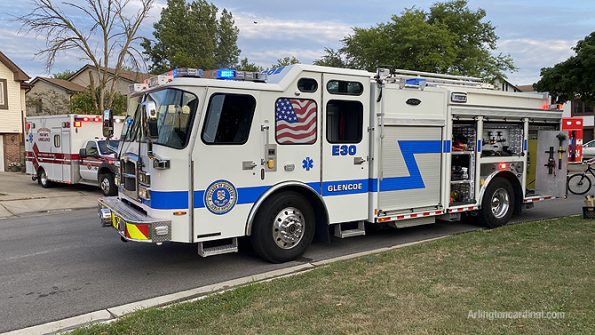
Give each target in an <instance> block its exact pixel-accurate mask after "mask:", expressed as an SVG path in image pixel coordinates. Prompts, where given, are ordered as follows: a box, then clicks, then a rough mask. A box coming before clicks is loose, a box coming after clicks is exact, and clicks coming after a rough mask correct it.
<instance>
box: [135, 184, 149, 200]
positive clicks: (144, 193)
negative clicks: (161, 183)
mask: <svg viewBox="0 0 595 335" xmlns="http://www.w3.org/2000/svg"><path fill="white" fill-rule="evenodd" d="M138 196H139V197H140V198H142V199H145V200H149V199H151V190H149V188H148V187H144V186H139V187H138Z"/></svg>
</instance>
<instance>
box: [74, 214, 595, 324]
mask: <svg viewBox="0 0 595 335" xmlns="http://www.w3.org/2000/svg"><path fill="white" fill-rule="evenodd" d="M470 311H472V312H477V311H485V312H493V311H498V312H523V311H532V312H541V311H544V312H563V313H564V317H563V318H557V319H551V318H550V319H538V318H516V319H514V318H505V319H501V318H493V317H492V318H491V319H492V320H490V319H489V318H484V319H479V318H472V317H469V314H470V313H469V312H470ZM490 315H491V316H494V315H493V314H488V316H490ZM594 332H595V221H585V220H582V219H581V218H578V217H573V218H565V219H558V220H549V221H536V222H530V223H524V224H517V225H510V226H505V227H503V228H499V229H494V230H484V231H478V232H473V233H467V234H462V235H457V236H452V237H449V238H446V239H442V240H437V241H433V242H429V243H424V244H420V245H416V246H412V247H407V248H403V249H397V250H393V251H390V252H386V253H381V254H376V255H372V256H366V257H362V258H358V259H355V260H351V261H345V262H339V263H335V264H332V265H329V266H325V267H321V268H317V269H315V270H312V271H309V272H306V273H303V274H299V275H296V276H292V277H287V278H282V279H278V280H273V281H270V282H266V283H259V284H253V285H249V286H245V287H241V288H238V289H236V290H233V291H230V292H225V293H223V294H218V295H214V296H211V297H208V298H206V299H204V300H200V301H196V302H192V303H182V304H177V305H174V306H172V307H168V308H163V309H148V310H144V311H140V312H136V313H134V314H131V315H129V316H127V317H125V318H122V319H121V320H119V321H117V322H113V323H111V324H107V325H95V326H91V327H88V328H82V329H78V330H76V331H75V332H74V334H461V333H466V334H480V333H481V334H521V333H522V334H593V333H594Z"/></svg>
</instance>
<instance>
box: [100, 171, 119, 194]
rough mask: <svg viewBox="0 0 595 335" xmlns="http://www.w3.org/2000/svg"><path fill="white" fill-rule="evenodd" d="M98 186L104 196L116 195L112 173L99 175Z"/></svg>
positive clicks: (116, 190)
mask: <svg viewBox="0 0 595 335" xmlns="http://www.w3.org/2000/svg"><path fill="white" fill-rule="evenodd" d="M99 187H100V188H101V192H102V193H103V195H105V196H110V195H116V194H117V193H118V189H117V188H116V182H115V181H114V175H113V174H111V173H104V174H101V175H99Z"/></svg>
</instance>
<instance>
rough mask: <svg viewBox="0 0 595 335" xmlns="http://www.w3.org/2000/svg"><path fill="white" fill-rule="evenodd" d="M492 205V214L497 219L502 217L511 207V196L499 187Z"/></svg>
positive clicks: (493, 197)
mask: <svg viewBox="0 0 595 335" xmlns="http://www.w3.org/2000/svg"><path fill="white" fill-rule="evenodd" d="M491 207H492V214H494V216H495V217H496V218H497V219H501V218H503V217H504V216H506V214H507V213H508V209H509V208H510V197H509V196H508V192H507V191H506V190H505V189H503V188H499V189H497V190H496V192H494V195H493V196H492V201H491Z"/></svg>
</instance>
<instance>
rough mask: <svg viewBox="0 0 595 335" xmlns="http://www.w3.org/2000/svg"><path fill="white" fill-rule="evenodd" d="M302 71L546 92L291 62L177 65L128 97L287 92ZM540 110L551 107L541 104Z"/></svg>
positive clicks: (477, 88) (487, 91) (461, 78)
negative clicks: (248, 66) (249, 68)
mask: <svg viewBox="0 0 595 335" xmlns="http://www.w3.org/2000/svg"><path fill="white" fill-rule="evenodd" d="M304 73H311V74H312V75H315V74H331V75H343V76H352V77H360V78H362V79H363V80H370V81H375V80H381V81H382V82H383V83H385V84H398V85H401V86H402V87H420V86H423V87H425V86H426V85H428V86H442V87H449V88H452V87H458V88H464V89H465V91H467V92H469V93H472V92H475V93H479V94H487V95H499V96H508V97H515V98H517V99H519V98H529V99H530V100H536V99H541V101H545V100H546V99H547V94H545V95H544V94H541V93H519V92H503V91H496V90H494V87H493V85H491V84H488V83H485V82H483V81H482V79H481V78H476V77H468V76H457V75H448V74H436V73H429V72H419V71H410V70H389V69H378V72H377V73H372V72H368V71H365V70H354V69H344V68H334V67H325V66H317V65H308V64H293V65H288V66H283V67H278V68H273V69H267V70H264V71H262V72H245V71H237V70H233V69H219V70H211V71H205V70H201V69H191V68H179V69H174V70H171V71H169V72H167V73H165V74H163V75H158V76H155V77H151V78H149V79H147V80H145V82H144V83H142V84H133V85H130V87H129V91H130V95H131V96H135V95H140V94H144V93H145V92H148V91H152V90H155V89H159V88H163V87H169V86H176V87H183V86H186V87H192V86H194V87H197V86H199V87H218V88H232V89H244V90H254V91H277V92H283V91H286V90H287V89H288V88H289V87H290V85H292V84H293V83H295V81H296V80H297V79H298V78H300V77H301V76H303V74H304ZM541 109H550V108H549V105H548V107H547V108H546V107H543V108H541Z"/></svg>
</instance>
